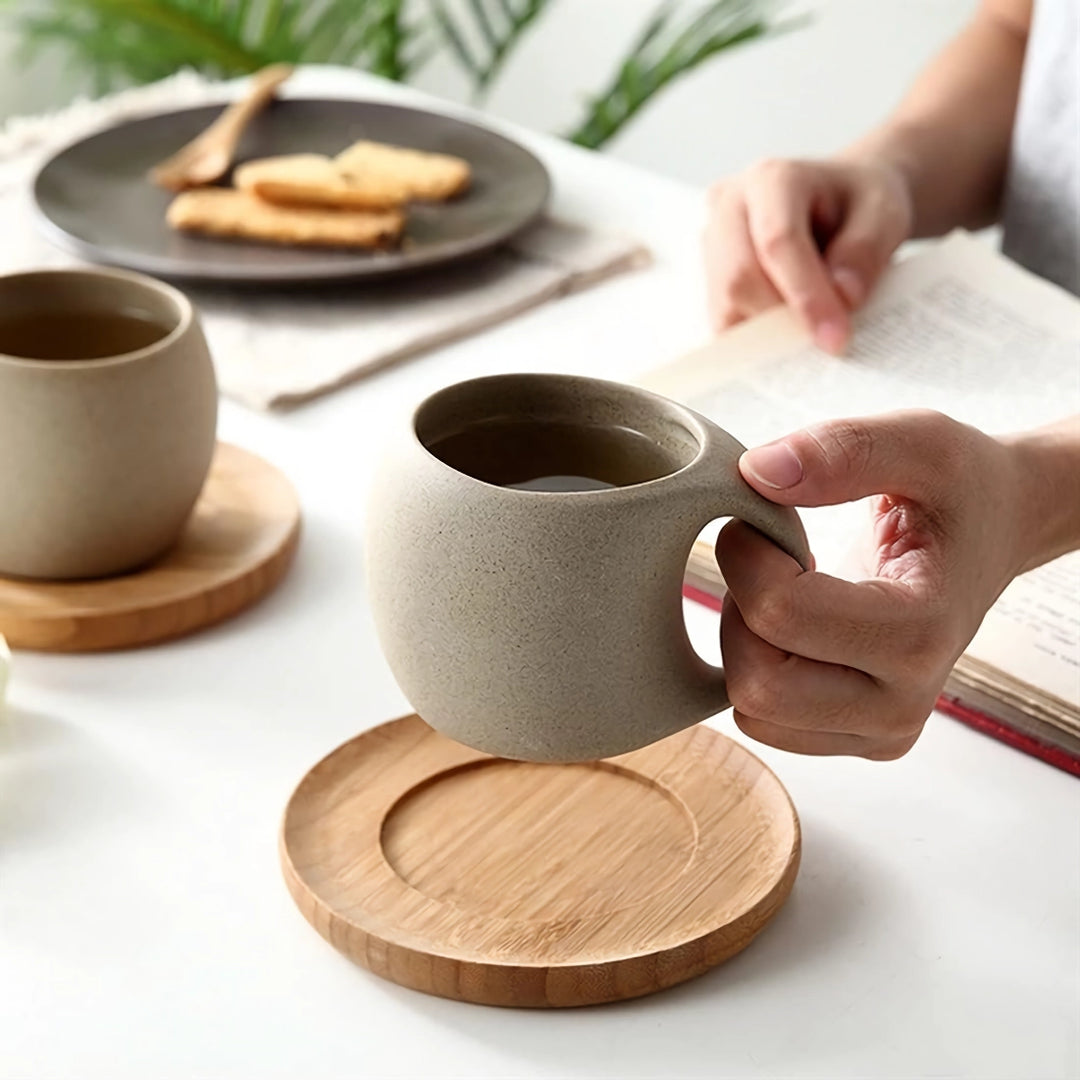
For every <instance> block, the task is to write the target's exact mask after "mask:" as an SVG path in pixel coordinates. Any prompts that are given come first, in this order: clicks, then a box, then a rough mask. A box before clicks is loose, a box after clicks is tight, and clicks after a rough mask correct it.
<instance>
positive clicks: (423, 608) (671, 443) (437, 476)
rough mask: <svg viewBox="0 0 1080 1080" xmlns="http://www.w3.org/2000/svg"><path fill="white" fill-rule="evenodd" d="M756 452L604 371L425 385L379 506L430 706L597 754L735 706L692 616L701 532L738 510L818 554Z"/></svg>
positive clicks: (472, 730)
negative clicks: (688, 610) (761, 486)
mask: <svg viewBox="0 0 1080 1080" xmlns="http://www.w3.org/2000/svg"><path fill="white" fill-rule="evenodd" d="M743 449H744V447H743V446H742V445H741V444H740V443H739V442H737V441H736V440H735V439H733V438H732V437H731V436H730V435H728V434H727V433H726V432H725V431H722V430H721V429H720V428H718V427H717V426H716V425H715V424H713V423H711V422H710V421H709V420H706V419H705V418H704V417H702V416H699V415H698V414H696V413H694V412H692V411H691V410H689V409H686V408H684V407H683V406H681V405H678V404H676V403H674V402H672V401H668V400H667V399H665V398H663V397H660V396H659V395H657V394H653V393H650V392H648V391H645V390H640V389H636V388H633V387H629V386H623V385H620V384H618V383H611V382H604V381H600V380H596V379H586V378H577V377H572V376H560V375H504V376H495V377H491V378H483V379H476V380H473V381H470V382H465V383H460V384H458V385H456V386H451V387H449V388H447V389H445V390H442V391H440V392H439V393H436V394H435V395H434V396H432V397H430V398H428V400H427V401H425V402H424V403H423V404H422V405H421V406H420V407H419V409H418V410H417V411H416V413H415V414H414V416H413V419H412V424H411V426H410V429H409V430H408V431H407V432H404V433H403V437H402V438H401V439H400V440H399V441H398V443H397V445H395V446H393V447H392V448H391V450H390V453H389V455H388V459H387V461H386V463H385V465H384V466H383V468H382V469H381V471H380V472H379V474H378V476H377V479H376V483H375V486H374V488H373V492H372V499H371V505H370V508H369V512H368V516H367V522H368V526H367V543H366V554H367V573H368V588H369V599H370V603H371V607H372V611H373V614H374V617H375V622H376V627H377V630H378V633H379V639H380V643H381V645H382V648H383V651H384V653H385V655H386V658H387V661H388V662H389V664H390V667H391V670H392V671H393V674H394V676H395V677H396V679H397V681H398V683H399V685H400V686H401V688H402V690H403V691H404V693H405V695H406V697H408V699H409V700H410V702H411V703H412V705H413V707H414V708H415V709H416V711H417V712H418V713H419V714H420V715H421V716H422V717H423V718H424V719H425V720H426V721H427V722H428V723H429V724H431V725H432V726H433V727H435V728H436V729H438V730H439V731H442V732H443V733H444V734H446V735H448V736H450V737H451V738H454V739H456V740H458V741H459V742H462V743H465V744H467V745H469V746H472V747H475V748H477V749H480V750H485V751H488V752H490V753H492V754H497V755H500V756H504V757H511V758H521V759H527V760H533V761H585V760H592V759H596V758H601V757H608V756H611V755H614V754H621V753H624V752H627V751H630V750H634V749H636V748H638V747H641V746H644V745H646V744H648V743H651V742H654V741H656V740H658V739H661V738H664V737H665V736H667V735H671V734H673V733H674V732H676V731H678V730H680V729H681V728H684V727H688V726H689V725H691V724H694V723H697V722H698V721H700V720H702V719H704V718H705V717H706V716H709V715H712V714H714V713H716V712H719V711H720V710H721V709H724V708H726V707H727V706H728V705H729V701H728V697H727V690H726V687H725V683H724V674H723V671H722V670H720V669H718V668H714V667H712V666H711V665H709V664H707V663H706V662H705V661H703V660H702V659H701V658H700V657H698V655H697V654H696V653H695V652H694V649H693V647H692V646H691V644H690V641H689V639H688V637H687V633H686V627H685V624H684V622H683V615H682V582H683V575H684V572H685V569H686V562H687V558H688V556H689V552H690V549H691V546H692V544H693V542H694V539H695V538H696V537H697V535H698V534H699V532H700V531H701V529H702V528H703V527H704V526H705V525H706V524H707V523H708V522H709V521H711V520H713V519H715V518H719V517H727V516H732V517H737V518H741V519H742V520H744V521H746V522H748V523H750V524H751V525H753V526H755V527H756V528H758V529H759V530H761V531H762V532H763V533H765V534H766V535H767V536H769V537H770V538H771V539H772V540H774V541H775V542H776V543H777V544H779V545H780V547H782V548H783V549H784V550H785V551H787V552H788V553H789V554H790V555H792V556H793V557H794V558H795V559H797V560H798V561H799V563H800V564H801V565H802V566H804V567H807V566H808V565H809V560H810V553H809V548H808V546H807V542H806V535H805V533H804V532H803V529H802V525H801V523H800V522H799V519H798V517H797V515H796V514H795V512H794V511H793V510H791V509H790V508H787V507H780V506H777V505H775V504H773V503H770V502H768V501H767V500H766V499H763V498H762V497H761V496H760V495H758V494H757V493H756V492H755V491H754V490H753V489H752V488H751V487H750V486H749V485H748V484H747V483H746V482H745V481H744V480H743V479H742V477H741V475H740V474H739V470H738V460H739V456H740V454H741V453H742V451H743Z"/></svg>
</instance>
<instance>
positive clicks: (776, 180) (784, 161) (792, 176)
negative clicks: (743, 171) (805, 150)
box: [751, 157, 802, 187]
mask: <svg viewBox="0 0 1080 1080" xmlns="http://www.w3.org/2000/svg"><path fill="white" fill-rule="evenodd" d="M801 171H802V170H801V168H800V166H799V163H798V162H796V161H792V160H791V159H790V158H776V157H767V158H762V159H761V160H760V161H758V162H757V163H756V164H755V165H754V166H753V167H752V168H751V172H752V173H753V174H754V176H755V177H756V178H758V179H759V180H762V181H765V182H766V183H769V184H773V185H776V186H777V187H788V186H790V185H791V184H793V183H794V182H795V180H796V179H797V177H798V176H799V175H800V173H801Z"/></svg>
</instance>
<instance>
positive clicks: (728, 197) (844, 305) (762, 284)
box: [705, 160, 914, 353]
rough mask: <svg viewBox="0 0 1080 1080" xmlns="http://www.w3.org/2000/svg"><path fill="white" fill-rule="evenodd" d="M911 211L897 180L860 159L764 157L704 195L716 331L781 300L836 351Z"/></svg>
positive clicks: (906, 228)
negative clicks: (768, 159)
mask: <svg viewBox="0 0 1080 1080" xmlns="http://www.w3.org/2000/svg"><path fill="white" fill-rule="evenodd" d="M913 223H914V210H913V207H912V199H911V193H910V191H909V189H908V185H907V182H906V181H905V180H904V178H903V176H902V174H901V173H900V172H899V171H898V170H896V169H893V168H891V167H888V166H886V165H884V164H878V163H867V162H863V161H843V160H835V161H764V162H761V163H760V164H758V165H755V166H753V167H752V168H750V169H748V170H747V171H746V172H744V173H742V174H740V175H739V176H736V177H733V178H731V179H728V180H723V181H721V182H720V183H718V184H716V185H715V186H714V187H713V188H712V190H711V192H710V196H709V222H708V225H707V227H706V230H705V268H706V278H707V283H708V291H709V307H710V313H711V316H712V321H713V326H714V328H715V329H716V330H717V331H720V330H722V329H724V328H725V327H728V326H731V325H733V324H734V323H737V322H741V321H742V320H743V319H746V318H749V317H750V316H751V315H756V314H757V313H758V312H759V311H764V310H765V309H766V308H770V307H773V306H774V305H776V304H787V305H788V306H789V307H791V308H792V310H794V311H795V313H796V314H797V315H798V316H799V317H800V318H801V319H802V320H803V322H805V323H806V325H807V327H808V328H809V329H810V331H811V333H812V334H813V336H814V340H815V341H816V342H817V344H818V345H820V346H821V347H822V348H823V349H827V350H828V351H829V352H834V353H838V352H841V351H842V350H843V348H844V346H845V345H846V344H847V341H848V338H849V337H850V335H851V316H850V313H851V312H852V311H853V310H855V309H857V308H858V307H860V306H861V305H862V303H863V302H864V301H865V300H866V298H867V296H869V294H870V290H871V289H872V288H873V286H874V283H875V282H876V281H877V279H878V276H879V275H880V273H881V271H882V270H883V269H884V268H885V266H886V264H887V263H888V261H889V258H890V256H891V255H892V253H893V252H894V251H895V250H896V248H897V247H898V246H899V245H900V244H901V243H902V242H903V241H904V240H906V239H908V237H909V236H910V235H911V231H912V226H913Z"/></svg>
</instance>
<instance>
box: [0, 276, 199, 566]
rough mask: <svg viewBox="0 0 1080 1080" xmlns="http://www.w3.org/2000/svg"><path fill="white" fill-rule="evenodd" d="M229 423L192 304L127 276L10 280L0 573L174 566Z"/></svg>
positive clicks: (1, 411) (0, 312)
mask: <svg viewBox="0 0 1080 1080" xmlns="http://www.w3.org/2000/svg"><path fill="white" fill-rule="evenodd" d="M216 424H217V385H216V382H215V379H214V370H213V366H212V364H211V361H210V353H209V351H208V350H207V347H206V341H205V339H204V338H203V334H202V330H201V329H200V327H199V322H198V319H197V317H196V314H195V311H194V309H193V308H192V305H191V303H190V302H189V301H188V300H187V298H186V297H185V296H184V295H183V294H182V293H180V292H179V291H177V290H176V289H174V288H172V287H171V286H169V285H165V284H162V283H161V282H158V281H154V280H153V279H152V278H148V277H144V276H142V275H140V274H131V273H126V272H123V271H120V270H101V269H85V270H40V271H33V272H29V273H20V274H10V275H6V276H3V277H0V574H3V575H7V576H16V577H27V578H39V579H48V580H62V579H71V578H89V577H103V576H107V575H113V574H119V573H122V572H124V571H128V570H132V569H134V568H136V567H139V566H141V565H143V564H145V563H148V562H149V561H151V560H152V559H154V558H156V557H157V556H159V555H161V554H163V553H164V552H165V551H166V550H167V549H168V548H169V547H170V546H171V545H172V544H173V543H174V542H175V541H176V539H177V538H178V536H179V534H180V532H181V530H182V529H183V527H184V523H185V522H186V520H187V518H188V516H189V514H190V513H191V510H192V508H193V506H194V505H195V501H196V499H197V498H198V495H199V491H200V490H201V488H202V485H203V482H204V480H205V479H206V474H207V471H208V469H209V467H210V459H211V456H212V455H213V452H214V444H215V428H216Z"/></svg>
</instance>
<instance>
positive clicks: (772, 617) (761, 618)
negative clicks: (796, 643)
mask: <svg viewBox="0 0 1080 1080" xmlns="http://www.w3.org/2000/svg"><path fill="white" fill-rule="evenodd" d="M739 610H740V611H741V612H742V616H743V621H744V622H745V623H746V625H747V626H748V627H749V628H750V629H751V630H752V631H753V632H754V633H755V634H757V636H758V637H760V638H764V640H765V641H768V642H770V643H773V644H775V643H776V642H777V641H778V639H780V638H782V637H783V636H784V632H785V631H786V629H787V628H788V626H789V625H790V623H791V619H792V613H793V609H792V602H791V597H790V596H788V595H787V593H785V592H782V591H781V590H779V589H777V588H775V587H773V586H770V585H762V586H760V587H759V588H757V589H756V590H755V591H754V594H753V595H752V596H751V597H750V598H749V600H748V601H742V602H740V604H739Z"/></svg>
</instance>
